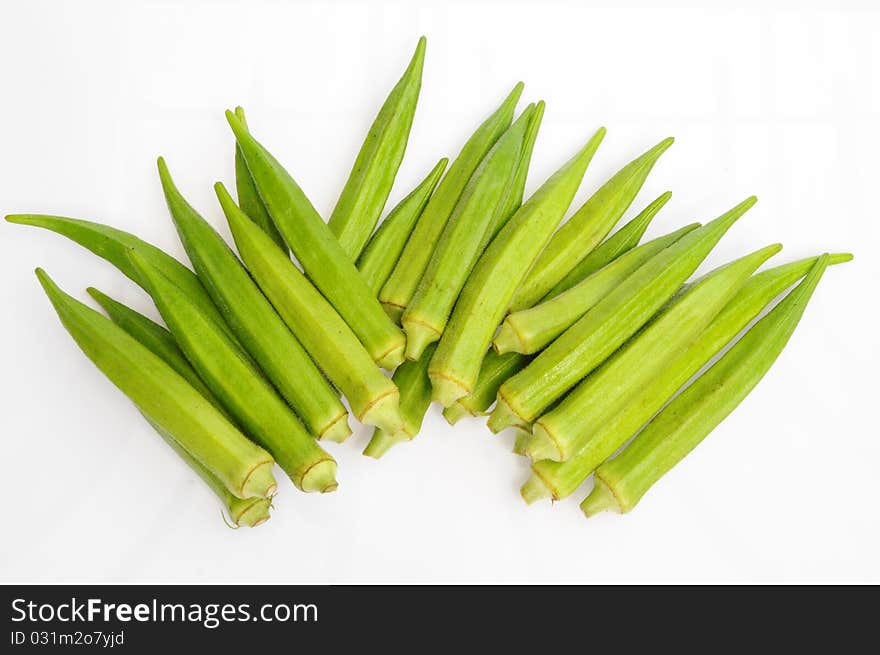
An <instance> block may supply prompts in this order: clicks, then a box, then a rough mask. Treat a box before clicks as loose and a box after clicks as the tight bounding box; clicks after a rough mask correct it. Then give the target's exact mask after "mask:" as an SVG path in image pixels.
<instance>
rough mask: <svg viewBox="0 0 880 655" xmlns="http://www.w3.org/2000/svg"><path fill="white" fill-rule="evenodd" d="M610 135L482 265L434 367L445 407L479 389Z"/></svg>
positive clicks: (567, 168) (553, 185)
mask: <svg viewBox="0 0 880 655" xmlns="http://www.w3.org/2000/svg"><path fill="white" fill-rule="evenodd" d="M604 136H605V129H604V128H600V129H599V130H598V131H597V132H596V133H595V134H594V135H593V137H592V138H591V139H590V140H589V141H588V142H587V143H586V145H584V147H583V148H582V149H581V150H580V151H579V152H578V153H577V154H576V155H575V156H574V157H573V158H572V159H571V160H569V161H568V162H567V163H566V164H565V165H564V166H563V167H562V168H560V169H559V170H558V171H557V172H556V173H554V174H553V175H552V176H551V177H550V178H549V179H548V180H547V181H546V182H545V183H544V184H543V185H542V186H541V188H539V189H538V190H537V191H536V192H535V193H534V195H532V197H531V198H529V200H528V201H527V202H526V203H525V204H524V205H523V206H522V207H520V209H519V210H518V211H517V212H516V214H515V215H514V216H513V218H511V219H510V221H509V222H508V223H507V225H505V226H504V229H503V230H501V232H499V233H498V236H497V237H495V239H493V240H492V243H491V244H489V247H488V248H486V250H485V251H484V252H483V254H482V255H481V257H480V259H479V260H478V261H477V264H476V266H475V267H474V270H473V273H472V274H471V276H470V278H469V279H468V281H467V284H465V287H464V289H463V290H462V292H461V294H460V295H459V298H458V301H457V302H456V305H455V310H454V311H453V314H452V317H451V318H450V320H449V325H448V327H447V329H446V330H445V331H444V333H443V337H441V339H440V345H439V346H438V347H437V350H436V351H435V353H434V357H433V358H432V359H431V363H430V365H429V367H428V375H429V376H430V378H431V384H432V386H433V399H434V400H436V401H437V402H439V403H440V404H441V405H443V406H444V407H448V406H449V405H451V404H452V403H454V402H455V401H456V400H458V399H459V398H461V397H463V396H466V395H468V394H469V393H471V392H472V391H473V390H474V385H475V384H476V381H477V376H478V375H479V372H480V365H481V363H482V361H483V357H484V356H485V354H486V351H487V350H488V348H489V344H490V343H491V342H492V337H493V336H494V333H495V329H496V328H497V327H498V324H499V323H500V322H501V319H502V318H504V314H505V312H506V311H507V308H508V307H509V306H510V301H511V299H512V298H513V295H514V293H515V292H516V289H517V288H518V287H519V285H520V283H521V282H522V280H523V279H524V278H525V276H526V274H527V273H528V270H529V268H530V267H531V266H532V264H533V263H534V261H535V259H536V258H537V257H538V255H539V254H540V252H541V250H542V249H543V248H544V246H545V245H546V244H547V242H548V241H549V240H550V237H551V235H552V234H553V230H554V229H555V228H556V226H557V225H558V224H559V221H561V220H562V217H563V215H564V214H565V211H566V210H567V209H568V206H569V205H570V204H571V200H572V198H573V197H574V194H575V192H576V191H577V188H578V186H579V185H580V182H581V179H582V178H583V176H584V173H585V172H586V169H587V166H588V165H589V163H590V160H591V159H592V157H593V154H594V153H595V152H596V149H597V148H598V147H599V144H600V143H601V142H602V138H603V137H604Z"/></svg>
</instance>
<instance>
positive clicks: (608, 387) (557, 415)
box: [499, 228, 781, 461]
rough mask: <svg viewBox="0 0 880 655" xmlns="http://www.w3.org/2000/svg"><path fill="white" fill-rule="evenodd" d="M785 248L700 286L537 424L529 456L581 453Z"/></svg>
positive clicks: (769, 250) (741, 262)
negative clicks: (757, 271) (756, 273)
mask: <svg viewBox="0 0 880 655" xmlns="http://www.w3.org/2000/svg"><path fill="white" fill-rule="evenodd" d="M701 229H704V228H701ZM691 234H695V232H692V233H691ZM685 238H687V237H685ZM780 249H781V246H780V245H779V244H774V245H772V246H767V247H766V248H762V249H761V250H758V251H756V252H754V253H752V254H750V255H746V256H745V257H742V258H740V259H737V260H735V261H733V262H731V263H730V264H727V265H726V266H724V267H722V268H720V269H718V270H717V271H715V272H713V273H711V274H710V275H708V276H706V277H705V278H703V279H702V280H701V281H699V282H697V283H696V284H695V285H694V286H693V287H692V288H691V289H690V290H689V291H688V292H687V293H685V294H684V295H683V296H681V298H679V299H678V301H677V302H675V303H674V304H673V305H672V306H671V307H670V308H669V309H668V310H667V311H665V312H663V313H662V314H661V315H660V316H659V317H658V318H657V320H656V321H654V322H652V323H651V324H650V325H648V326H647V327H646V328H645V329H644V330H643V331H642V332H641V333H640V334H639V335H638V336H637V337H636V338H635V339H632V340H630V342H629V343H627V344H626V345H625V346H624V347H623V348H621V349H620V350H619V351H618V352H617V353H615V355H614V356H613V357H611V358H610V359H609V360H608V361H607V362H606V363H605V364H603V366H602V367H601V368H599V369H598V370H597V371H595V372H594V373H593V374H592V375H590V376H589V377H588V378H586V379H585V380H584V381H583V382H581V383H580V384H579V385H578V386H577V387H575V388H574V390H573V391H571V392H570V393H569V394H568V395H567V396H566V397H565V399H564V400H562V401H561V402H560V403H559V404H558V405H556V406H555V407H554V408H553V409H552V410H550V411H549V412H547V413H546V414H544V415H543V416H541V417H540V418H539V419H538V420H537V421H535V423H534V425H533V426H532V440H531V442H530V444H529V449H528V454H529V457H531V459H532V460H533V461H536V460H539V459H552V460H555V461H565V460H567V459H569V458H570V457H572V456H573V455H574V454H575V453H577V452H578V451H579V450H580V449H581V448H583V447H584V445H585V444H586V443H587V442H588V441H589V440H590V438H591V437H592V436H593V435H594V434H596V433H597V432H598V431H599V430H600V429H601V427H602V425H604V424H605V423H607V422H608V421H609V420H611V418H612V417H613V416H614V415H615V414H617V413H618V412H619V411H621V410H622V409H623V408H624V406H625V405H626V404H627V403H628V402H629V401H630V400H631V399H632V398H633V396H635V395H636V394H637V393H638V392H639V391H640V390H641V389H642V388H644V387H645V386H646V385H647V384H649V383H650V382H651V381H652V380H654V379H655V378H656V377H657V376H658V375H660V373H662V372H663V371H664V370H665V368H666V367H667V366H668V365H669V364H670V363H671V362H672V361H673V360H674V359H675V358H676V357H678V356H679V355H681V354H682V353H683V352H684V351H685V350H687V348H688V347H690V345H691V344H692V343H693V342H694V341H695V340H696V338H697V337H698V336H699V334H700V333H701V332H702V331H703V330H704V329H705V328H706V326H707V325H708V324H709V323H710V321H711V320H712V319H713V318H714V317H715V316H716V315H718V313H719V312H720V311H721V310H722V308H723V307H724V306H725V305H726V304H727V303H728V301H729V300H730V299H731V297H732V296H733V295H734V294H735V293H736V292H737V290H739V288H740V287H741V286H742V285H743V284H744V283H745V281H746V280H747V279H748V277H749V276H750V275H751V274H752V273H753V272H754V271H755V269H757V268H758V267H759V266H760V265H761V264H762V263H763V262H765V261H766V260H767V259H769V258H770V257H772V256H773V255H774V254H776V253H777V252H779V250H780ZM499 393H500V392H499Z"/></svg>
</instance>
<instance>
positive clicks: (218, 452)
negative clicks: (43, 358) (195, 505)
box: [36, 268, 276, 498]
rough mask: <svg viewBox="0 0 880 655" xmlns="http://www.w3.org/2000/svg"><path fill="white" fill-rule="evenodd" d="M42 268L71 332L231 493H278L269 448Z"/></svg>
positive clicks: (243, 495) (140, 406)
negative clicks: (242, 429) (232, 421)
mask: <svg viewBox="0 0 880 655" xmlns="http://www.w3.org/2000/svg"><path fill="white" fill-rule="evenodd" d="M36 273H37V278H38V279H39V280H40V284H41V285H42V286H43V290H44V291H45V292H46V295H47V296H48V297H49V300H50V301H51V302H52V305H53V306H54V307H55V311H56V312H57V313H58V317H59V318H60V319H61V323H62V324H63V325H64V327H65V328H66V329H67V331H68V332H69V333H70V336H72V337H73V339H74V341H76V343H77V345H78V346H79V347H80V349H81V350H82V351H83V353H85V355H86V357H88V358H89V359H90V360H92V362H94V364H95V366H97V367H98V368H99V369H100V370H101V372H102V373H103V374H104V375H106V376H107V377H108V378H109V379H110V381H111V382H112V383H113V384H114V385H116V386H117V387H118V388H119V390H120V391H122V392H123V393H124V394H125V395H126V396H128V397H129V398H130V399H131V400H132V401H133V402H134V404H135V405H137V407H138V409H140V410H141V412H143V413H144V414H145V415H146V416H148V417H150V419H151V420H152V421H154V422H155V423H156V424H157V425H159V426H160V427H161V428H162V429H163V430H165V431H166V432H167V433H169V434H170V435H172V436H173V438H174V440H175V441H177V442H178V443H179V444H181V446H183V447H184V448H186V449H187V451H188V452H190V453H191V454H192V456H193V457H194V458H196V459H197V460H198V461H199V463H200V464H201V465H202V466H204V467H205V468H206V469H208V470H209V471H210V472H211V473H212V475H214V476H216V477H217V479H219V480H220V481H221V482H222V484H223V486H224V487H225V488H226V490H227V491H229V492H230V493H232V494H234V495H235V496H237V497H239V498H251V497H253V496H258V497H261V498H265V497H269V496H271V495H272V494H274V493H275V489H276V484H275V478H274V477H273V476H272V465H273V463H274V462H273V461H272V458H271V456H270V455H269V454H268V453H267V452H266V451H264V450H263V449H262V448H260V447H259V446H256V445H255V444H253V443H251V442H250V441H249V440H248V439H247V437H245V436H244V435H243V434H241V432H239V431H238V429H237V428H236V427H235V426H234V425H232V423H230V422H229V421H228V420H227V419H226V417H225V416H223V414H221V413H220V412H218V411H217V410H216V409H215V408H214V406H213V405H211V403H210V402H209V401H208V400H206V399H205V398H204V397H203V396H202V395H201V394H200V393H199V392H198V391H196V390H195V389H194V388H193V387H192V385H190V384H189V383H188V382H187V381H186V380H185V379H183V378H182V377H181V376H180V375H178V374H177V373H176V372H175V371H174V370H173V369H172V368H171V367H170V366H168V364H166V363H165V362H164V361H163V360H162V359H160V358H159V357H157V356H156V355H154V354H153V353H152V352H150V351H149V350H148V349H147V348H145V347H144V346H142V345H141V344H140V343H138V342H137V341H136V340H135V339H134V338H132V337H131V336H129V335H128V334H127V333H126V332H125V331H124V330H122V328H120V327H118V326H116V325H114V324H113V322H112V321H110V320H109V319H108V318H106V317H104V316H102V315H101V314H99V313H98V312H97V311H95V310H94V309H92V308H90V307H88V306H86V305H84V304H83V303H81V302H79V301H78V300H76V299H75V298H73V297H71V296H69V295H67V294H66V293H64V292H63V291H62V290H61V289H59V288H58V287H57V286H56V284H55V283H54V282H53V281H52V279H51V278H50V277H49V276H48V275H47V274H46V272H45V271H43V270H42V269H39V268H38V269H37V271H36ZM181 293H182V292H181ZM206 320H208V321H209V322H210V319H206ZM215 329H216V328H215Z"/></svg>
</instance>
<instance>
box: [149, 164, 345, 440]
mask: <svg viewBox="0 0 880 655" xmlns="http://www.w3.org/2000/svg"><path fill="white" fill-rule="evenodd" d="M158 167H159V177H160V179H161V181H162V190H163V191H164V193H165V200H166V202H167V204H168V211H169V213H170V214H171V218H172V219H173V221H174V225H175V227H176V228H177V233H178V235H180V240H181V242H182V243H183V247H184V249H185V250H186V252H187V254H188V255H189V259H190V261H191V262H192V264H193V267H194V268H195V270H196V273H197V274H198V276H199V279H200V280H201V281H202V283H203V284H204V286H205V288H206V289H207V291H208V294H209V295H210V296H211V298H212V299H213V301H214V304H215V305H216V306H217V308H218V309H219V310H220V313H221V314H222V315H223V318H224V319H226V323H227V324H228V325H229V326H230V327H231V328H232V331H233V332H234V333H235V336H236V337H237V339H238V342H239V343H240V344H241V345H242V346H244V348H245V349H246V351H247V352H248V353H249V354H250V355H251V356H252V357H253V358H254V360H255V361H256V363H257V364H258V365H259V367H260V369H261V370H262V371H263V373H265V374H266V376H267V377H268V378H269V380H270V381H271V382H272V384H273V385H274V386H275V388H276V389H278V391H279V393H280V394H281V395H282V396H283V397H284V399H285V400H286V401H287V402H288V404H290V406H291V407H292V408H293V410H294V411H295V412H296V413H297V414H298V415H299V417H300V419H301V420H302V422H303V423H304V424H305V426H306V428H307V429H308V430H309V432H310V433H311V434H313V435H314V436H315V437H317V438H318V439H322V440H324V439H326V440H328V441H335V442H341V441H345V439H346V438H347V437H348V436H349V435H350V434H351V428H350V427H349V426H348V420H347V419H348V412H347V411H346V410H345V407H344V406H343V405H342V401H340V400H339V397H338V396H337V395H336V392H335V391H334V390H333V388H332V387H331V386H330V384H329V383H328V382H327V380H326V379H324V376H322V375H321V372H320V371H319V370H318V367H317V366H315V363H314V362H313V361H312V360H311V359H310V358H309V354H308V353H307V352H306V350H305V348H303V346H302V345H301V344H300V342H299V341H297V338H296V337H295V336H294V335H293V334H292V333H291V332H290V330H289V329H288V328H287V326H286V325H285V324H284V321H282V320H281V317H280V316H278V314H277V312H276V311H275V309H274V308H273V307H272V305H271V303H270V302H269V301H268V300H267V299H266V297H265V296H264V295H263V293H262V292H261V291H260V289H259V287H257V285H256V284H255V283H254V281H253V279H252V278H251V276H250V274H248V271H247V270H245V268H244V266H242V264H241V262H240V261H239V260H238V257H236V256H235V253H233V252H232V250H231V249H230V248H229V246H228V245H226V242H225V241H224V240H223V237H221V236H220V235H219V234H218V233H217V231H216V230H215V229H214V228H213V227H211V225H210V224H209V223H208V222H207V221H206V220H205V219H204V218H202V217H201V216H200V215H199V214H198V212H196V210H195V209H194V208H193V207H192V206H191V205H190V204H189V203H188V202H187V201H186V199H185V198H184V197H183V196H182V195H181V193H180V191H178V189H177V187H176V186H175V184H174V180H173V179H172V178H171V174H170V173H169V171H168V167H167V165H166V164H165V160H164V159H162V158H161V157H159V160H158ZM248 218H249V217H248ZM254 225H255V226H256V223H254ZM257 227H258V226H257ZM267 236H268V235H267ZM270 238H271V237H270ZM266 245H270V244H269V243H268V242H266ZM282 257H284V258H285V259H288V257H287V256H286V255H285V254H283V253H282Z"/></svg>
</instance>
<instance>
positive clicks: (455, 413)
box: [443, 401, 473, 425]
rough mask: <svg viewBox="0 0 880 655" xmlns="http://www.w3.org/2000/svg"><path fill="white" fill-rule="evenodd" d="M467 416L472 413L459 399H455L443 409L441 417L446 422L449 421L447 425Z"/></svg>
mask: <svg viewBox="0 0 880 655" xmlns="http://www.w3.org/2000/svg"><path fill="white" fill-rule="evenodd" d="M468 416H473V414H472V413H471V412H469V411H468V409H467V408H466V407H465V406H464V405H462V404H461V402H459V401H455V402H454V403H453V404H451V405H450V406H449V407H446V408H445V409H444V410H443V418H445V419H446V422H447V423H449V425H455V424H456V423H458V422H459V421H460V420H461V419H463V418H466V417H468Z"/></svg>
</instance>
